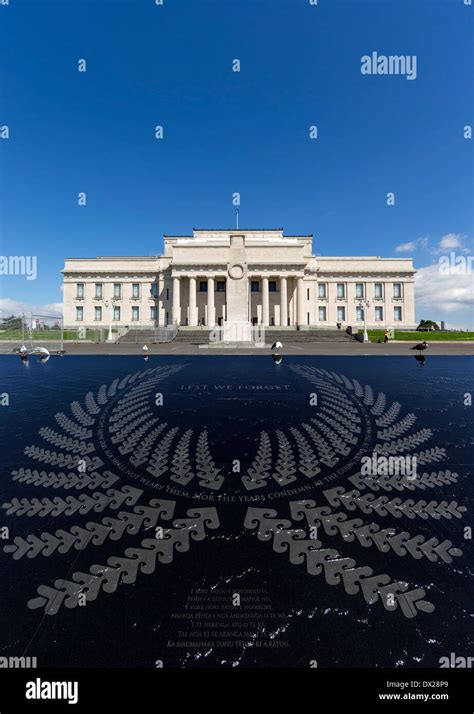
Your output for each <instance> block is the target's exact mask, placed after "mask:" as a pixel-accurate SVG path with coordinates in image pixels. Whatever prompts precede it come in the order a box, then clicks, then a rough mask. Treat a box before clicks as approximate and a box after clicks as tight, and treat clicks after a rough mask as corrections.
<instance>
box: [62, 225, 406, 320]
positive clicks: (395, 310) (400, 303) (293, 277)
mask: <svg viewBox="0 0 474 714" xmlns="http://www.w3.org/2000/svg"><path fill="white" fill-rule="evenodd" d="M312 244H313V236H312V235H302V236H294V235H284V234H283V230H282V229H280V228H278V229H272V230H268V229H263V230H260V229H252V230H245V229H235V230H234V229H226V230H221V229H208V230H203V229H194V230H193V232H192V235H189V236H171V235H165V236H164V253H163V255H161V256H151V257H150V256H145V257H137V256H120V257H116V256H111V257H97V258H67V259H66V260H65V265H64V270H63V271H62V272H63V276H64V291H63V299H64V326H65V327H66V328H67V327H69V328H71V327H79V326H84V327H108V325H109V321H110V319H111V318H112V324H113V325H115V326H117V327H119V326H120V327H140V328H151V327H155V326H164V325H173V324H174V325H177V326H179V327H184V326H188V327H197V326H206V327H214V326H217V325H225V324H226V323H229V324H231V323H247V324H249V323H250V324H252V325H262V324H263V325H265V326H269V327H271V326H275V327H280V328H282V327H283V328H293V329H295V328H299V329H308V328H313V329H314V328H328V327H335V326H336V324H337V323H338V322H339V323H341V324H342V326H343V327H345V326H347V325H352V326H353V327H358V326H359V327H360V326H362V324H363V320H364V310H366V311H367V314H366V318H367V325H368V326H370V327H386V326H393V327H404V328H414V327H415V315H414V275H415V270H414V268H413V261H412V259H411V258H380V257H373V256H372V257H353V258H345V257H344V258H341V257H322V256H319V255H314V254H313V251H312Z"/></svg>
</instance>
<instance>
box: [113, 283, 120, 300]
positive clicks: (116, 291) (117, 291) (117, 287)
mask: <svg viewBox="0 0 474 714" xmlns="http://www.w3.org/2000/svg"><path fill="white" fill-rule="evenodd" d="M121 297H122V285H121V284H120V283H114V299H115V300H120V298H121Z"/></svg>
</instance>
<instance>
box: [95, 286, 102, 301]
mask: <svg viewBox="0 0 474 714" xmlns="http://www.w3.org/2000/svg"><path fill="white" fill-rule="evenodd" d="M95 296H96V298H102V283H96V284H95Z"/></svg>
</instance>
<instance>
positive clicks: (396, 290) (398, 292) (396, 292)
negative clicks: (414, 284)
mask: <svg viewBox="0 0 474 714" xmlns="http://www.w3.org/2000/svg"><path fill="white" fill-rule="evenodd" d="M401 296H402V284H401V283H393V297H394V298H401Z"/></svg>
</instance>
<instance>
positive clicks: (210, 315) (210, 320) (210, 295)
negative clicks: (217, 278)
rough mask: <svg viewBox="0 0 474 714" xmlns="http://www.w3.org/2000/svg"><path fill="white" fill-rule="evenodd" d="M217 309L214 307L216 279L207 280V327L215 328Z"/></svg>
mask: <svg viewBox="0 0 474 714" xmlns="http://www.w3.org/2000/svg"><path fill="white" fill-rule="evenodd" d="M215 324H216V308H215V305H214V278H208V279H207V325H208V327H215Z"/></svg>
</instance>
